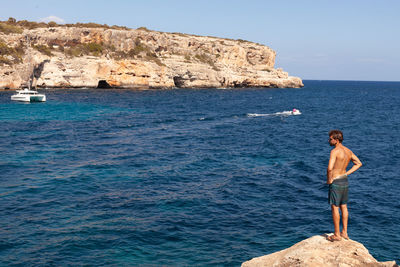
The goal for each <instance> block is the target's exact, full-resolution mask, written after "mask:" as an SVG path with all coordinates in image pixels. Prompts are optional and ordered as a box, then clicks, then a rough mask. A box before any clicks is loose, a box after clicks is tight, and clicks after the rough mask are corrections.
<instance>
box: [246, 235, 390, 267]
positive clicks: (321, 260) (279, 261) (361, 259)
mask: <svg viewBox="0 0 400 267" xmlns="http://www.w3.org/2000/svg"><path fill="white" fill-rule="evenodd" d="M261 266H275V267H289V266H309V267H312V266H315V267H317V266H326V267H330V266H332V267H333V266H335V267H336V266H343V267H345V266H348V267H350V266H351V267H358V266H359V267H368V266H369V267H398V265H397V264H396V262H395V261H389V262H378V261H377V260H375V259H374V258H373V257H372V256H371V255H370V254H369V252H368V250H367V249H366V248H365V247H364V246H363V245H362V244H360V243H358V242H356V241H353V240H344V239H343V240H342V241H336V242H330V241H328V240H326V237H325V236H313V237H310V238H308V239H306V240H303V241H301V242H299V243H297V244H295V245H294V246H292V247H290V248H287V249H284V250H281V251H278V252H275V253H272V254H269V255H266V256H262V257H258V258H254V259H252V260H249V261H246V262H244V263H243V264H242V267H261Z"/></svg>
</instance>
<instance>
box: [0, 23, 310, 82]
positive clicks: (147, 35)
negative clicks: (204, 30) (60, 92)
mask: <svg viewBox="0 0 400 267" xmlns="http://www.w3.org/2000/svg"><path fill="white" fill-rule="evenodd" d="M1 51H3V52H1ZM17 52H18V53H17ZM275 56H276V52H275V51H273V50H272V49H270V48H269V47H267V46H264V45H260V44H256V43H252V42H248V41H243V40H231V39H222V38H215V37H202V36H194V35H187V34H180V33H164V32H157V31H149V30H147V29H136V30H130V29H126V30H123V29H107V28H82V27H66V26H57V27H47V28H36V29H23V30H21V32H17V33H15V32H14V33H7V34H6V33H4V32H0V89H8V88H9V89H14V88H21V87H24V86H26V85H27V84H28V83H31V84H32V83H33V86H36V87H38V88H58V87H89V88H96V87H119V88H144V89H145V88H186V87H191V88H202V87H217V88H227V87H302V86H303V83H302V80H301V79H300V78H298V77H291V76H289V75H288V73H287V72H284V71H283V70H282V69H274V64H275ZM29 80H32V81H31V82H29Z"/></svg>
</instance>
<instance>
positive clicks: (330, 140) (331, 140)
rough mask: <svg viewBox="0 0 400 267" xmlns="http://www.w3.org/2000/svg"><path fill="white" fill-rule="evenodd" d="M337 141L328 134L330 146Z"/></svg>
mask: <svg viewBox="0 0 400 267" xmlns="http://www.w3.org/2000/svg"><path fill="white" fill-rule="evenodd" d="M337 142H338V141H337V140H336V139H333V137H332V136H329V145H330V146H335V145H336V143H337Z"/></svg>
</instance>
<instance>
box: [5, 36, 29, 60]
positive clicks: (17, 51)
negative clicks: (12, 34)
mask: <svg viewBox="0 0 400 267" xmlns="http://www.w3.org/2000/svg"><path fill="white" fill-rule="evenodd" d="M24 54H25V51H24V48H23V47H22V46H21V45H19V46H16V47H10V46H8V45H7V44H6V43H4V42H3V40H1V39H0V65H4V64H6V65H13V64H16V63H20V62H22V56H23V55H24Z"/></svg>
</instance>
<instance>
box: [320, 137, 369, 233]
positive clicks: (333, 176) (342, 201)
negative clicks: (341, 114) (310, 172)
mask: <svg viewBox="0 0 400 267" xmlns="http://www.w3.org/2000/svg"><path fill="white" fill-rule="evenodd" d="M342 141H343V133H342V132H341V131H339V130H332V131H330V132H329V144H330V145H331V146H334V147H335V148H334V149H332V151H331V155H330V158H329V165H328V170H327V175H326V176H327V181H326V183H327V184H329V204H331V208H332V219H333V225H334V227H335V233H334V234H333V235H331V236H329V237H328V240H329V241H340V240H341V239H342V237H343V238H344V239H349V236H348V235H347V221H348V218H349V212H348V210H347V200H348V190H349V183H348V180H347V176H348V175H350V174H352V173H353V172H355V171H356V170H358V169H359V168H360V167H361V166H362V163H361V161H360V160H359V159H358V158H357V156H356V155H354V153H353V152H352V151H351V150H350V149H348V148H347V147H345V146H344V145H342ZM350 161H352V162H353V163H354V165H353V167H351V169H350V170H348V171H346V168H347V165H348V164H349V162H350ZM339 207H340V210H341V211H342V224H343V228H342V232H340V214H339Z"/></svg>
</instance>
